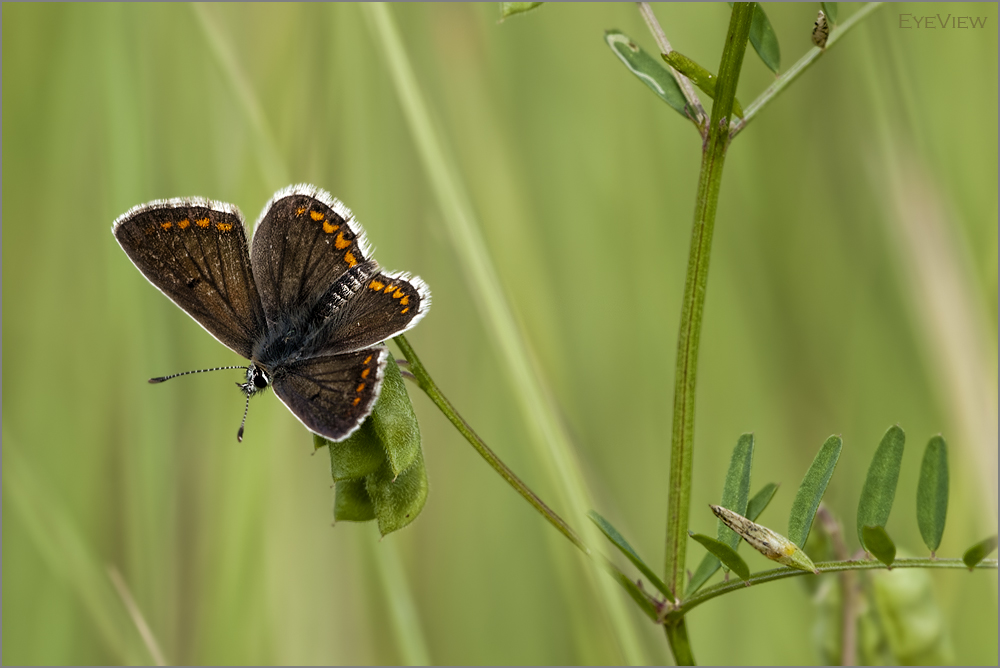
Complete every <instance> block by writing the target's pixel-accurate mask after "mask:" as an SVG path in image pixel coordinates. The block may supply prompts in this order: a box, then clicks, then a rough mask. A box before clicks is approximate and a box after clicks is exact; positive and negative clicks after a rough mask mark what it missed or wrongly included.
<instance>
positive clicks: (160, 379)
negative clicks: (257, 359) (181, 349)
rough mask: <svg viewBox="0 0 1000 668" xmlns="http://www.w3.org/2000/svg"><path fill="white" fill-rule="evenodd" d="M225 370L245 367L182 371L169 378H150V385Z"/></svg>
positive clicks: (218, 367)
mask: <svg viewBox="0 0 1000 668" xmlns="http://www.w3.org/2000/svg"><path fill="white" fill-rule="evenodd" d="M227 369H246V367H245V366H217V367H215V368H214V369H197V370H196V371H182V372H180V373H172V374H170V375H169V376H160V377H159V378H150V379H149V382H150V383H162V382H163V381H165V380H170V379H171V378H176V377H177V376H188V375H190V374H192V373H207V372H209V371H225V370H227Z"/></svg>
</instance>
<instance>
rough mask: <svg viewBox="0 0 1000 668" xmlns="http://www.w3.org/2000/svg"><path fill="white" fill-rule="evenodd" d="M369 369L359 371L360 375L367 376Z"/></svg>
mask: <svg viewBox="0 0 1000 668" xmlns="http://www.w3.org/2000/svg"><path fill="white" fill-rule="evenodd" d="M369 371H371V369H365V370H364V371H362V372H361V377H362V378H367V377H368V372H369Z"/></svg>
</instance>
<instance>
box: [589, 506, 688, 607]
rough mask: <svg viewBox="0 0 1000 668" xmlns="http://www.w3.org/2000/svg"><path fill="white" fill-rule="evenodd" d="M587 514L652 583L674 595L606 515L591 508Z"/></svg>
mask: <svg viewBox="0 0 1000 668" xmlns="http://www.w3.org/2000/svg"><path fill="white" fill-rule="evenodd" d="M587 516H588V517H590V519H591V521H592V522H593V523H594V524H596V525H597V528H598V529H600V530H601V532H603V533H604V535H605V536H607V538H608V540H610V541H611V542H612V543H614V545H615V547H617V548H618V549H619V550H620V551H621V553H622V554H624V555H625V556H626V557H628V560H629V561H631V562H632V564H633V565H635V567H636V568H638V569H639V570H640V571H641V572H642V574H643V575H645V576H646V577H647V578H649V581H650V583H652V585H653V586H654V587H656V588H657V589H659V590H660V593H661V594H663V595H664V596H668V597H672V594H671V593H670V590H669V589H667V585H666V584H664V583H663V580H661V579H660V576H658V575H657V574H656V573H654V572H653V570H652V569H651V568H650V567H649V566H647V565H646V562H644V561H643V560H642V558H641V557H640V556H639V555H638V554H636V552H635V550H633V549H632V546H631V545H629V543H628V541H627V540H625V537H624V536H622V535H621V534H620V533H619V532H618V529H616V528H615V527H614V525H612V524H611V522H609V521H607V520H606V519H604V517H602V516H601V514H600V513H598V512H597V511H596V510H591V511H590V512H589V513H587Z"/></svg>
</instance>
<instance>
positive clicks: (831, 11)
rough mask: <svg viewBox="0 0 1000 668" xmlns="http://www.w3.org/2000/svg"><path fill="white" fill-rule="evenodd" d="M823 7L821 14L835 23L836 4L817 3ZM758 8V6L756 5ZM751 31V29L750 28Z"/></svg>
mask: <svg viewBox="0 0 1000 668" xmlns="http://www.w3.org/2000/svg"><path fill="white" fill-rule="evenodd" d="M819 4H821V5H822V6H823V12H824V13H825V14H826V18H827V19H828V20H829V21H830V23H836V22H837V3H836V2H821V3H819ZM757 6H758V7H759V6H760V5H757ZM751 30H753V28H751Z"/></svg>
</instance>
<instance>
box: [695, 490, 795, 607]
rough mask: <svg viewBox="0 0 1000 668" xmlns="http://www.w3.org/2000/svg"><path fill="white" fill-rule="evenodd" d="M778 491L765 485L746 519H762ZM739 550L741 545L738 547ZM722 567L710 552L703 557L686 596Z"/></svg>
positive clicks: (750, 507) (756, 496)
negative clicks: (761, 515) (761, 516)
mask: <svg viewBox="0 0 1000 668" xmlns="http://www.w3.org/2000/svg"><path fill="white" fill-rule="evenodd" d="M776 491H778V486H777V485H776V484H774V483H773V482H769V483H767V484H766V485H764V486H763V487H762V488H761V489H760V491H759V492H757V493H756V494H754V495H753V498H752V499H750V502H749V503H747V512H746V517H747V519H750V520H756V519H757V518H758V517H760V514H761V513H762V512H764V509H765V508H767V504H769V503H771V499H773V498H774V493H775V492H776ZM736 549H737V550H738V549H739V545H737V546H736ZM721 567H722V564H721V563H720V562H719V559H718V557H716V556H715V555H714V554H712V553H711V552H709V553H708V554H706V555H705V556H704V557H702V560H701V563H699V564H698V568H697V569H696V570H695V572H694V575H692V576H691V579H690V580H688V584H687V588H685V590H684V595H685V596H690V595H691V594H693V593H695V592H696V591H698V589H700V588H701V586H702V585H703V584H705V583H706V582H708V579H709V578H710V577H712V576H713V575H715V572H716V571H717V570H719V568H721Z"/></svg>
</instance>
